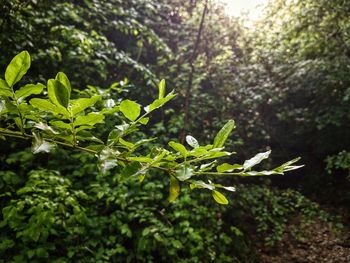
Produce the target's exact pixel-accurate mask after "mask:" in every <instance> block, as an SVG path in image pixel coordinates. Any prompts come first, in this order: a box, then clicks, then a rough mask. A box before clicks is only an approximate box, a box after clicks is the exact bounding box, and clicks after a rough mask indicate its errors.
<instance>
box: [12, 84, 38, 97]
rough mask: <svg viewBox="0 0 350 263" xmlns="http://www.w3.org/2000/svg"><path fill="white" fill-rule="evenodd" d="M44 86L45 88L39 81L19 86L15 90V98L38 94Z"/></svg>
mask: <svg viewBox="0 0 350 263" xmlns="http://www.w3.org/2000/svg"><path fill="white" fill-rule="evenodd" d="M44 88H45V85H43V84H41V83H38V84H27V85H25V86H24V87H21V88H20V89H19V90H17V91H16V92H15V96H16V98H17V99H24V98H26V97H28V96H30V95H33V94H40V93H41V92H42V91H43V89H44Z"/></svg>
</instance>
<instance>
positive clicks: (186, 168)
mask: <svg viewBox="0 0 350 263" xmlns="http://www.w3.org/2000/svg"><path fill="white" fill-rule="evenodd" d="M193 175H194V173H193V169H192V167H191V166H190V165H188V164H185V165H182V166H181V168H179V169H177V170H176V177H177V179H179V180H180V181H186V180H188V179H190V178H191V177H192V176H193Z"/></svg>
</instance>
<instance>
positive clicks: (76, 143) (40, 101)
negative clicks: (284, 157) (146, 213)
mask: <svg viewBox="0 0 350 263" xmlns="http://www.w3.org/2000/svg"><path fill="white" fill-rule="evenodd" d="M23 54H27V53H23V52H22V53H20V54H19V55H17V56H16V57H15V58H14V59H13V61H17V62H16V63H13V61H12V62H11V63H10V65H9V66H8V68H7V70H6V72H8V71H9V68H10V70H12V71H16V72H17V71H18V72H19V71H20V70H22V69H23V68H25V71H26V70H27V66H26V65H27V64H28V61H26V60H23V59H22V57H23ZM26 56H28V57H29V55H26ZM14 65H16V66H17V67H18V70H17V69H16V68H15V66H14ZM22 76H23V74H22V75H21V77H22ZM16 78H17V82H18V81H19V80H20V78H19V77H16ZM162 83H163V84H162ZM7 84H8V85H10V83H7ZM164 85H165V84H164V81H161V84H160V86H161V89H160V95H159V98H158V99H156V100H155V101H153V102H152V103H151V104H149V105H148V106H146V107H145V113H143V114H142V115H141V116H140V114H141V106H140V105H139V104H137V103H136V102H134V101H131V100H128V99H125V100H122V101H121V102H119V105H118V102H113V105H117V106H114V107H112V108H111V109H109V110H107V109H105V108H102V109H101V110H100V111H99V110H98V109H97V108H94V109H93V110H94V111H91V112H87V111H85V109H88V108H89V106H93V105H94V104H95V103H96V102H97V100H98V99H100V97H96V96H95V97H91V98H86V99H84V98H78V99H76V100H71V86H70V82H69V80H68V78H67V76H66V75H65V74H64V73H62V72H60V73H58V74H57V75H56V78H55V79H50V80H49V81H48V84H47V94H48V95H47V97H48V98H32V99H30V100H29V104H28V103H27V101H26V100H24V99H23V96H22V100H21V101H19V100H18V98H17V96H16V92H17V91H16V92H15V91H14V89H12V92H11V94H10V93H9V94H6V93H3V95H2V97H3V99H4V101H5V102H6V104H5V110H4V111H2V116H3V118H6V120H7V127H6V128H1V130H0V133H1V134H2V135H3V136H10V137H11V136H12V137H17V138H22V139H31V140H33V147H32V148H33V152H34V153H39V152H50V151H51V149H52V148H54V147H55V146H56V145H62V146H65V147H70V148H72V149H78V150H81V151H85V152H88V153H93V154H95V155H96V156H98V163H99V167H100V168H101V171H102V172H103V173H106V172H107V171H108V170H111V169H113V168H117V167H120V169H119V172H121V175H122V176H123V177H124V178H130V177H135V176H137V177H140V176H141V177H144V176H145V175H146V174H147V173H148V172H149V170H151V169H159V170H162V171H166V172H167V173H168V174H169V176H170V178H171V179H170V181H171V185H170V194H171V196H170V199H169V200H171V201H174V200H175V197H176V196H177V194H178V192H179V191H180V190H179V189H180V186H179V183H178V182H176V180H179V181H181V182H185V183H186V182H188V183H189V184H193V183H194V184H196V182H197V181H195V180H194V179H192V178H196V177H200V176H201V175H212V176H215V175H216V174H222V175H224V174H227V175H238V176H255V175H263V174H265V173H266V174H269V175H271V174H283V172H284V171H287V170H293V169H297V168H299V167H300V166H292V164H293V163H294V162H295V161H297V160H293V161H291V162H288V164H285V165H282V166H280V167H277V168H276V169H274V170H271V171H267V172H265V171H263V172H253V171H250V168H251V167H253V166H254V165H256V164H258V163H260V162H261V161H262V160H263V159H265V158H267V157H268V154H269V152H268V153H265V154H258V155H257V156H256V157H254V158H253V159H251V160H248V161H246V162H245V163H244V164H243V168H244V169H243V170H242V171H240V172H236V173H234V172H227V171H224V172H220V173H218V172H216V171H215V162H212V163H210V164H209V165H207V164H203V161H206V160H210V159H218V158H220V157H225V156H230V155H231V154H233V153H232V152H226V151H224V148H223V146H224V143H225V141H226V140H227V138H228V136H229V134H230V133H231V131H232V129H233V127H234V122H233V121H229V122H228V123H227V124H226V125H225V126H224V127H223V128H222V129H221V130H220V131H219V132H218V134H217V136H216V137H215V139H214V144H213V145H206V146H199V144H198V142H197V140H196V139H195V138H194V137H192V136H187V137H186V141H187V143H188V144H189V145H190V146H192V148H193V149H192V150H191V151H189V150H187V149H186V148H185V147H184V146H183V145H181V144H178V143H174V142H171V143H170V146H172V148H173V149H175V150H176V152H175V153H172V152H170V151H168V150H166V149H162V148H160V147H158V148H155V149H153V150H152V151H151V152H150V153H148V154H145V155H140V154H137V152H135V150H136V148H138V146H137V145H141V144H142V142H143V141H138V142H134V143H131V142H128V141H126V140H125V137H126V136H130V134H132V133H134V132H135V131H137V130H138V128H139V126H141V125H143V122H142V120H144V119H145V118H146V117H147V116H148V115H149V114H150V113H151V112H152V111H153V110H155V109H157V108H159V107H161V106H163V105H164V104H165V103H166V102H168V101H169V100H170V99H172V98H173V97H174V96H175V95H174V94H173V93H169V94H168V95H166V96H165V97H164V96H163V95H162V94H163V93H164V92H165V90H164ZM26 87H27V89H29V92H27V94H30V95H33V94H35V95H36V94H37V93H38V91H42V88H43V85H40V86H39V88H40V89H39V90H38V89H37V86H35V85H34V86H28V85H27V86H26ZM11 88H12V86H11ZM20 91H21V89H19V92H17V95H18V94H19V93H21V92H20ZM22 93H23V92H22ZM22 93H21V94H22ZM109 100H112V99H111V98H109ZM48 112H51V113H52V114H48ZM119 112H121V113H122V114H123V115H124V117H126V119H123V118H122V116H120V114H119ZM108 115H112V116H113V117H114V118H118V119H120V120H121V121H122V123H121V124H120V125H118V126H117V129H113V130H112V131H110V132H109V136H108V139H107V140H103V138H98V137H96V136H95V135H94V134H93V133H92V131H93V130H94V129H96V126H97V125H98V124H99V123H102V122H103V121H104V119H105V117H106V116H108ZM12 121H13V122H14V124H15V125H17V128H18V129H19V131H16V130H13V129H11V128H10V127H11V126H12V123H11V122H12ZM135 146H136V147H135ZM179 151H180V153H181V156H179V154H178V152H179ZM212 169H214V171H210V170H212ZM190 179H191V180H190ZM209 185H212V187H211V188H208V187H205V188H207V189H209V190H212V191H213V198H214V200H215V201H217V202H218V203H221V204H227V203H228V201H227V199H226V198H225V197H224V196H223V195H222V194H221V193H220V192H218V191H217V190H214V189H216V188H218V185H215V184H212V183H211V182H210V181H209ZM223 188H224V189H225V187H223Z"/></svg>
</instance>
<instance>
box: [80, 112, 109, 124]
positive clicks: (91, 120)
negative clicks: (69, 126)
mask: <svg viewBox="0 0 350 263" xmlns="http://www.w3.org/2000/svg"><path fill="white" fill-rule="evenodd" d="M104 118H105V116H104V115H102V114H99V113H94V112H92V113H89V114H88V115H86V116H78V117H77V118H76V120H75V121H74V126H80V125H89V126H94V125H95V124H96V123H100V122H102V121H103V120H104Z"/></svg>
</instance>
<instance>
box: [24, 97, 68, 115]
mask: <svg viewBox="0 0 350 263" xmlns="http://www.w3.org/2000/svg"><path fill="white" fill-rule="evenodd" d="M30 104H31V105H32V106H33V107H35V108H37V109H39V110H42V111H49V112H52V113H54V114H62V115H64V116H68V115H69V114H68V111H67V110H66V109H65V108H63V107H57V106H56V105H54V104H53V103H51V102H49V101H48V100H44V99H37V98H34V99H31V100H30Z"/></svg>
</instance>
